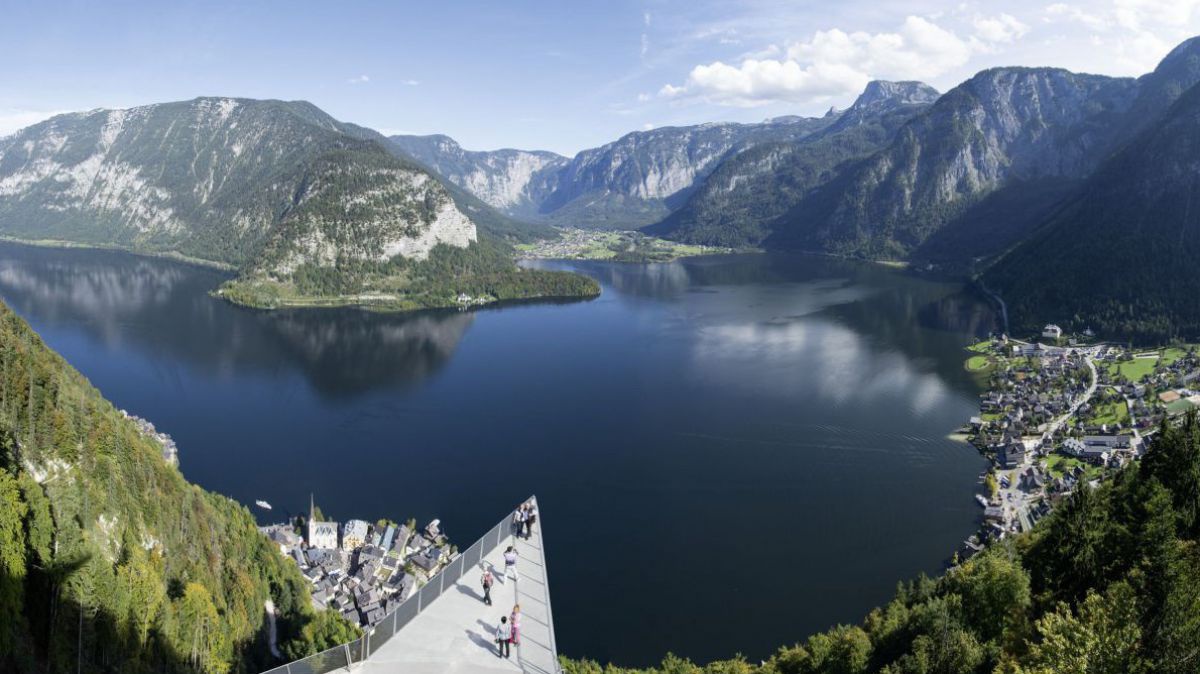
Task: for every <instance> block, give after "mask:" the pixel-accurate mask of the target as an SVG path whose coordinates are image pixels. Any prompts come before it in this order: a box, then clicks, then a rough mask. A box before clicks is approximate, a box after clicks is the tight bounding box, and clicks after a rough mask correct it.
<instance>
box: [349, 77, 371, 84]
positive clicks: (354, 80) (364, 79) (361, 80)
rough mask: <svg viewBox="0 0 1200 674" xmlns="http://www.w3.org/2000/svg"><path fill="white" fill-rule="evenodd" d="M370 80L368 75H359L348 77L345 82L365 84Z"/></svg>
mask: <svg viewBox="0 0 1200 674" xmlns="http://www.w3.org/2000/svg"><path fill="white" fill-rule="evenodd" d="M370 81H371V78H370V77H367V76H366V75H359V76H358V77H351V78H350V79H348V80H346V83H347V84H366V83H367V82H370Z"/></svg>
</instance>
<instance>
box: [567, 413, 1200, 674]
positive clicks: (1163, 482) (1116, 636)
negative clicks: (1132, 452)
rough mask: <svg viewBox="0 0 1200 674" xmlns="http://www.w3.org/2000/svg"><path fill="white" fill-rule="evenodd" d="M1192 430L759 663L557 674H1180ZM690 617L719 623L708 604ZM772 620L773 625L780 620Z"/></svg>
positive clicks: (1197, 528) (1190, 620) (1185, 651)
mask: <svg viewBox="0 0 1200 674" xmlns="http://www.w3.org/2000/svg"><path fill="white" fill-rule="evenodd" d="M1198 539H1200V424H1198V423H1197V420H1196V417H1195V416H1194V415H1192V416H1190V417H1189V418H1188V419H1187V420H1186V423H1185V424H1184V426H1183V427H1182V428H1174V427H1164V428H1163V429H1161V431H1160V433H1159V434H1158V435H1157V436H1155V440H1154V442H1153V443H1152V445H1151V447H1150V449H1149V451H1148V452H1147V454H1146V455H1145V457H1144V458H1143V459H1142V461H1141V464H1140V465H1138V464H1131V465H1130V466H1129V467H1127V468H1125V469H1124V470H1123V471H1122V472H1121V473H1120V474H1118V475H1117V476H1116V477H1115V478H1114V479H1112V480H1110V481H1108V482H1106V483H1104V484H1102V485H1101V486H1099V487H1097V488H1088V487H1086V486H1084V487H1080V488H1079V489H1077V490H1076V491H1075V492H1074V493H1073V494H1072V495H1071V496H1069V497H1068V498H1066V500H1065V501H1064V502H1062V503H1060V504H1059V505H1058V506H1057V507H1056V509H1055V510H1054V511H1053V512H1052V514H1051V515H1050V516H1049V517H1047V518H1045V519H1044V520H1042V521H1041V522H1040V523H1039V524H1038V525H1037V526H1036V527H1034V529H1033V531H1031V532H1029V533H1027V534H1023V535H1021V536H1018V537H1016V538H1015V539H1008V540H1006V541H1004V542H1001V543H998V544H994V545H993V546H992V547H990V548H989V549H988V550H987V551H985V552H984V553H981V554H980V555H978V556H976V557H975V558H974V559H971V560H970V561H968V562H966V563H964V564H962V565H961V566H959V567H957V568H954V569H952V570H951V571H949V572H948V573H946V575H944V576H943V577H941V578H939V579H937V580H931V579H928V578H921V579H919V580H917V581H914V582H910V583H903V584H901V585H900V587H899V588H898V590H897V593H896V596H895V598H894V599H892V601H891V602H889V603H888V604H887V605H886V606H883V607H880V608H877V609H875V610H874V611H872V612H871V613H870V614H869V615H868V616H867V617H866V619H865V620H864V621H863V622H862V624H861V625H839V626H837V627H835V628H833V629H831V630H829V631H827V632H824V633H821V634H817V635H814V636H812V637H809V638H808V639H807V640H805V641H803V642H800V643H797V644H795V645H792V646H785V647H783V648H781V649H780V650H779V651H778V652H777V653H776V654H775V655H773V656H772V657H771V658H770V659H768V660H767V661H766V662H764V663H761V664H756V663H750V662H748V661H746V660H744V659H740V658H739V659H734V660H727V661H722V662H716V663H712V664H709V665H706V666H698V665H695V664H693V663H691V662H688V661H686V660H683V659H680V658H676V657H673V656H667V658H666V659H665V660H664V661H663V663H662V664H661V665H660V666H659V667H656V668H652V669H650V670H629V669H623V668H620V667H614V666H608V667H601V666H600V665H598V664H597V663H595V662H591V661H587V660H584V661H566V660H565V661H564V666H565V670H566V671H567V672H568V673H569V674H593V673H596V672H601V671H607V672H611V673H613V674H617V673H625V672H634V671H646V672H663V673H664V674H665V673H670V674H684V673H693V672H695V673H699V672H708V673H717V672H730V673H733V672H738V673H747V674H749V673H759V674H818V673H820V674H865V673H867V672H881V673H886V674H935V673H954V674H970V673H975V674H992V673H996V674H1150V673H1154V674H1185V673H1186V674H1194V673H1195V672H1197V671H1200V546H1198ZM697 619H698V620H716V621H722V620H732V619H736V616H729V615H725V614H723V613H721V611H720V607H714V608H713V612H712V614H711V615H706V616H697ZM777 619H780V620H786V619H787V617H786V616H778V617H777Z"/></svg>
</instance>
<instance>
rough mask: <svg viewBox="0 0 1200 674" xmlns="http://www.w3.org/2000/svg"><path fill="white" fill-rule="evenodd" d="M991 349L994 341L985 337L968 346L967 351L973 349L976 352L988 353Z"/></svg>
mask: <svg viewBox="0 0 1200 674" xmlns="http://www.w3.org/2000/svg"><path fill="white" fill-rule="evenodd" d="M991 349H992V342H991V340H988V339H985V340H983V341H982V342H976V343H974V344H972V345H971V346H968V347H967V351H971V352H974V353H988V352H989V351H991Z"/></svg>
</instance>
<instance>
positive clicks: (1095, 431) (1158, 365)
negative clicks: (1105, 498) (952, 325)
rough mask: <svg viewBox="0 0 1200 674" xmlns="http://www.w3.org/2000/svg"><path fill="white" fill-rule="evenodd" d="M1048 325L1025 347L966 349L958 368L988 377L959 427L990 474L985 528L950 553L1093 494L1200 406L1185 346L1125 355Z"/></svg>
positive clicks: (1199, 383) (1191, 350)
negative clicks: (1082, 491)
mask: <svg viewBox="0 0 1200 674" xmlns="http://www.w3.org/2000/svg"><path fill="white" fill-rule="evenodd" d="M1093 337H1094V335H1092V333H1091V331H1085V332H1084V333H1082V334H1079V335H1066V334H1064V331H1063V330H1062V328H1060V327H1059V326H1057V325H1053V324H1051V325H1047V326H1046V327H1045V328H1044V329H1043V330H1042V333H1041V335H1040V339H1037V340H1034V341H1028V342H1025V341H1019V340H1015V339H1010V338H1009V337H1008V336H1007V335H996V336H994V337H992V338H991V339H988V340H986V341H984V342H980V343H978V344H975V345H974V346H971V347H970V348H969V351H971V352H972V356H971V357H970V358H969V359H968V361H967V370H968V371H970V372H973V373H975V374H977V375H978V376H980V377H987V391H986V392H985V393H983V394H981V395H980V401H979V415H978V416H975V417H972V418H971V420H970V424H969V427H968V428H967V429H966V432H967V434H968V437H969V439H970V441H971V442H972V443H973V444H974V445H975V446H976V447H977V448H978V449H979V450H980V451H981V452H983V453H984V455H985V456H988V457H989V458H990V459H991V460H992V462H993V466H992V467H991V468H990V469H989V470H988V471H987V472H985V473H984V474H983V475H982V476H981V480H982V481H983V482H984V484H985V487H986V488H985V493H986V495H980V496H978V497H977V498H978V500H979V501H980V505H981V506H982V507H983V508H984V526H983V527H982V529H981V531H980V532H979V533H978V534H976V535H973V536H972V537H971V538H969V539H968V540H967V541H966V542H965V543H964V546H963V548H962V549H961V550H960V551H959V552H958V553H957V554H956V558H957V559H958V560H962V559H963V558H969V557H970V556H972V555H974V554H975V553H977V552H979V551H980V550H982V549H983V547H984V546H985V545H986V543H987V542H988V541H990V540H996V539H1000V538H1003V537H1005V536H1006V535H1008V534H1011V533H1015V532H1020V531H1026V530H1028V529H1029V528H1030V527H1032V526H1033V524H1034V523H1035V522H1037V520H1038V519H1040V518H1041V517H1043V516H1045V515H1046V514H1047V513H1048V512H1049V511H1050V509H1051V507H1052V506H1053V505H1054V503H1055V502H1057V501H1058V500H1060V499H1062V498H1063V497H1065V496H1067V495H1069V494H1070V493H1072V492H1073V491H1074V490H1076V489H1079V488H1081V487H1083V488H1087V487H1094V486H1096V485H1097V484H1099V482H1100V481H1101V480H1103V479H1104V478H1105V477H1106V476H1108V475H1110V474H1111V473H1112V472H1113V471H1115V470H1116V469H1118V468H1120V467H1121V466H1124V465H1125V464H1126V463H1128V462H1129V461H1132V460H1134V459H1136V458H1138V457H1139V456H1141V453H1142V452H1143V451H1144V446H1145V442H1146V438H1147V437H1148V436H1150V435H1152V434H1153V433H1154V432H1155V431H1156V430H1157V429H1158V428H1159V427H1160V425H1161V424H1162V422H1163V421H1164V420H1168V421H1172V420H1178V419H1181V418H1182V417H1183V415H1184V414H1186V413H1187V412H1188V411H1189V410H1192V409H1197V408H1200V357H1198V356H1197V352H1196V348H1195V347H1194V346H1191V347H1186V346H1180V347H1168V348H1163V349H1156V350H1150V351H1144V352H1134V351H1131V350H1129V349H1128V348H1125V347H1123V346H1118V345H1112V344H1103V343H1094V340H1093Z"/></svg>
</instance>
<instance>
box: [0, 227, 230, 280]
mask: <svg viewBox="0 0 1200 674" xmlns="http://www.w3.org/2000/svg"><path fill="white" fill-rule="evenodd" d="M0 243H13V244H17V245H19V246H29V247H31V248H60V249H72V248H74V249H80V250H104V251H113V252H118V253H128V254H130V255H137V256H139V257H150V258H157V259H162V260H171V261H174V262H182V263H184V264H190V265H192V266H195V267H205V268H207V269H216V270H218V271H226V272H236V271H237V267H236V266H234V265H232V264H229V263H227V262H217V261H216V260H205V259H203V258H199V257H192V256H190V255H184V254H183V253H176V252H174V251H152V250H142V249H138V248H133V247H130V246H121V245H117V244H104V243H83V242H80V241H65V240H63V239H22V238H20V237H15V236H10V235H7V234H0Z"/></svg>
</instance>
